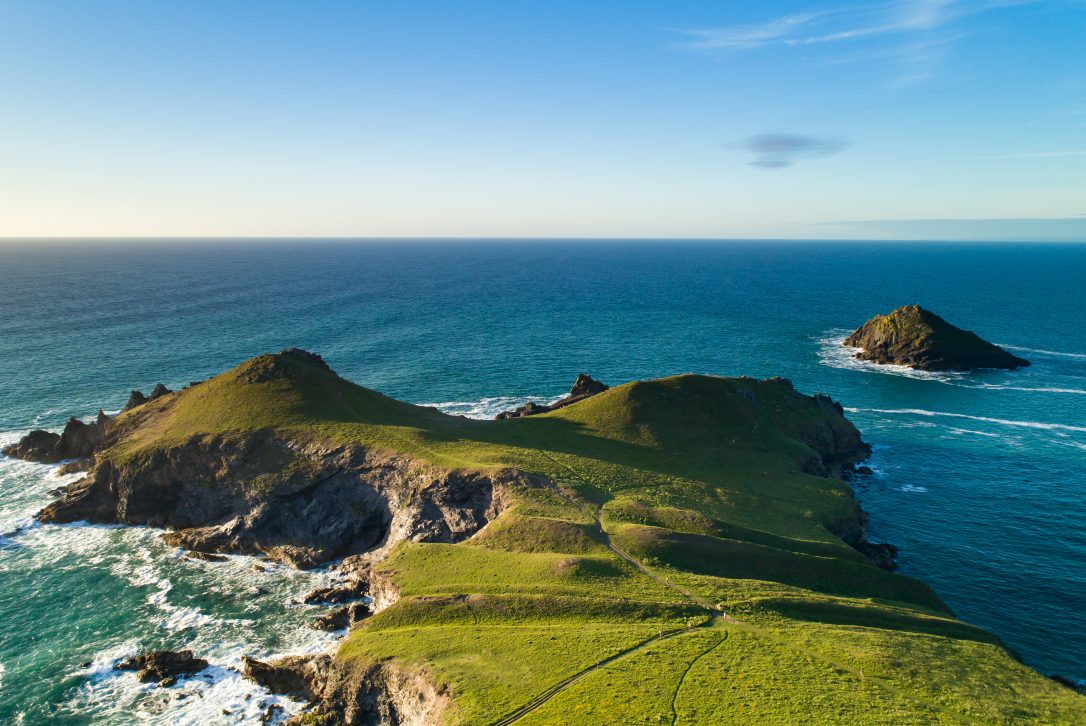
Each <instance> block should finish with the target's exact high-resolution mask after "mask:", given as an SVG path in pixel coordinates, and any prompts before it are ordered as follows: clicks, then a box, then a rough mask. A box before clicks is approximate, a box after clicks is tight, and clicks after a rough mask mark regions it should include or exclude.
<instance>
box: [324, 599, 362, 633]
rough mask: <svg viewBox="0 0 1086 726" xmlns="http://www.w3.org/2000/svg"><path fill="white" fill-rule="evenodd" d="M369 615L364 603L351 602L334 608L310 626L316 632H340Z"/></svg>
mask: <svg viewBox="0 0 1086 726" xmlns="http://www.w3.org/2000/svg"><path fill="white" fill-rule="evenodd" d="M370 615H372V613H371V612H370V609H369V607H368V606H366V605H365V603H360V602H352V603H350V604H348V605H343V606H342V607H338V608H336V609H335V610H333V611H332V612H330V613H328V614H327V615H322V616H321V617H319V618H317V619H316V620H314V621H313V623H312V626H313V627H314V628H316V629H317V630H342V629H344V628H349V627H351V626H352V625H354V624H355V623H357V622H359V621H360V620H364V619H365V618H368V617H369V616H370Z"/></svg>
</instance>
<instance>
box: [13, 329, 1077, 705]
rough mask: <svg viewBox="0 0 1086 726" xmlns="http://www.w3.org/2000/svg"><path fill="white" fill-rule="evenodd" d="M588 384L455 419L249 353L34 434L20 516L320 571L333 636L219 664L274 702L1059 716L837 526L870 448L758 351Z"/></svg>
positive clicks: (1024, 676) (1005, 663) (878, 548)
mask: <svg viewBox="0 0 1086 726" xmlns="http://www.w3.org/2000/svg"><path fill="white" fill-rule="evenodd" d="M593 388H594V389H595V390H592V391H591V392H589V391H585V393H588V394H589V395H584V396H581V397H579V398H578V399H577V400H575V401H571V402H569V403H568V404H567V405H563V406H560V407H556V408H553V409H552V410H548V411H544V412H534V413H533V415H518V416H514V417H511V418H505V419H500V420H492V421H478V420H471V419H466V418H463V417H459V416H450V415H446V414H443V413H441V412H440V411H437V410H436V409H433V408H426V407H420V406H414V405H411V404H408V403H403V402H401V401H397V400H395V399H392V398H389V397H387V396H383V395H382V394H380V393H377V392H376V391H372V390H369V389H366V388H363V387H361V386H358V385H356V384H353V383H351V382H349V381H346V380H344V379H342V378H340V377H339V376H338V375H336V374H335V373H334V372H333V371H332V369H331V368H330V367H329V366H328V365H327V363H326V362H325V361H324V360H323V359H321V358H320V356H317V355H314V354H312V353H307V352H305V351H301V350H297V349H293V350H288V351H284V352H282V353H279V354H275V355H264V356H259V357H257V358H254V359H251V360H249V361H246V362H245V363H243V364H241V365H240V366H238V367H237V368H235V369H233V370H231V371H228V372H226V373H223V374H221V375H219V376H216V377H214V378H211V379H209V380H207V381H203V382H199V383H195V384H192V385H190V386H188V387H186V388H185V389H183V390H181V391H178V392H169V393H161V394H160V395H159V396H157V397H154V398H148V397H144V399H145V400H142V401H141V400H139V399H138V398H134V402H133V404H132V405H131V406H130V407H128V408H127V410H125V411H123V412H122V413H120V414H119V415H117V416H116V417H112V418H110V417H104V418H101V417H100V419H99V420H98V421H96V422H95V423H94V424H85V425H86V426H93V427H94V434H93V436H94V437H95V438H94V439H93V442H92V444H91V445H90V447H89V448H90V450H89V451H88V450H87V448H88V447H86V446H82V444H81V445H80V446H79V447H76V448H72V449H69V448H66V447H67V445H65V447H62V448H64V451H65V453H70V452H72V451H74V452H76V453H77V454H79V455H81V456H84V460H85V462H86V468H87V470H88V473H87V475H86V476H85V477H84V478H82V479H81V480H79V481H77V482H76V483H74V484H72V485H70V486H69V487H67V489H66V491H64V492H63V494H62V496H60V498H59V499H57V500H56V501H55V502H53V503H52V504H50V505H49V506H47V507H46V508H45V509H44V510H43V511H42V512H41V513H40V515H39V518H40V519H41V520H42V521H43V522H69V521H73V520H89V521H93V522H111V523H126V524H139V525H150V526H153V527H160V528H163V529H165V530H167V532H166V533H165V535H164V536H165V537H166V538H167V540H168V541H169V542H171V543H173V544H175V545H177V546H178V547H183V548H185V549H187V550H190V551H192V552H194V553H197V554H200V553H202V554H204V555H208V556H211V555H214V554H216V553H249V554H254V555H258V556H264V557H269V558H272V559H275V560H278V561H281V562H285V563H289V564H292V565H295V566H297V567H316V566H325V565H330V566H334V567H336V568H338V569H340V570H341V571H343V572H345V573H346V580H345V582H344V583H343V584H341V585H339V586H337V587H333V588H328V589H325V590H320V591H317V592H315V593H313V594H312V595H311V601H312V602H319V603H324V604H327V605H328V606H329V607H335V608H337V609H336V610H333V611H331V612H330V613H329V615H328V616H327V620H328V624H329V625H330V626H332V627H342V626H344V625H350V626H351V630H350V632H349V635H348V636H347V637H346V639H345V640H344V641H343V642H342V643H341V645H340V646H339V647H338V648H337V649H336V650H335V652H331V653H327V654H324V655H320V656H315V657H296V656H295V657H288V658H282V659H276V660H271V661H267V662H264V661H259V660H249V661H247V663H246V665H245V671H246V675H247V676H248V677H249V678H252V679H253V680H256V681H257V682H259V683H261V684H263V685H265V686H266V687H268V688H269V689H271V690H273V691H275V692H280V693H289V694H292V695H294V696H295V697H297V698H300V699H303V700H305V701H307V702H308V703H309V704H310V705H309V710H308V711H307V712H306V713H305V714H304V715H303V716H301V717H300V718H299V722H304V723H318V724H378V723H382V724H437V723H447V724H484V723H485V724H510V723H514V722H516V723H524V724H540V723H568V722H576V723H585V724H593V723H614V722H619V723H644V722H649V723H655V722H663V723H689V724H708V723H736V722H741V723H747V722H752V721H757V722H762V723H798V722H835V723H842V722H864V723H887V724H890V723H903V722H942V721H966V722H978V721H983V722H1000V723H1002V722H1012V721H1023V722H1046V723H1072V722H1081V720H1082V719H1083V717H1084V715H1086V699H1083V697H1082V696H1080V695H1078V694H1076V693H1075V692H1074V691H1073V690H1071V689H1069V688H1066V687H1064V686H1063V685H1060V684H1059V683H1057V682H1055V681H1053V680H1051V679H1049V678H1046V677H1044V676H1041V675H1040V674H1038V673H1036V672H1035V671H1033V670H1031V669H1029V668H1028V667H1026V666H1024V665H1022V664H1021V663H1019V662H1018V661H1017V659H1016V658H1015V657H1014V655H1013V654H1012V653H1010V652H1009V651H1008V650H1007V649H1006V648H1005V647H1004V646H1003V645H1002V643H1001V642H1000V641H999V639H998V638H996V637H995V636H993V635H991V634H990V633H987V632H985V631H983V630H980V629H978V628H975V627H973V626H970V625H967V624H965V623H962V622H960V621H958V620H956V619H955V618H954V617H953V615H952V614H951V613H950V612H949V611H948V609H947V608H946V606H945V605H944V604H943V603H942V601H941V600H940V599H939V597H937V596H936V595H935V593H934V592H933V591H932V590H931V589H930V588H929V587H927V586H926V585H924V584H923V583H922V582H920V581H918V580H914V579H911V578H908V577H904V576H901V575H898V574H894V573H892V572H890V571H888V569H886V568H887V567H888V566H890V565H891V564H892V562H890V561H889V560H890V555H891V554H892V548H889V547H888V546H884V545H877V544H872V543H869V542H868V541H867V538H866V515H865V514H864V512H863V511H862V510H861V509H860V507H859V506H858V504H857V503H856V501H855V499H854V498H853V495H852V491H851V489H850V488H849V486H848V484H847V482H846V481H845V479H846V478H847V477H848V476H849V475H851V473H853V472H854V471H855V470H856V467H857V464H858V463H859V462H861V461H862V460H863V459H864V458H866V457H867V456H868V454H869V451H870V449H869V447H868V446H867V444H866V443H864V442H863V440H862V439H861V436H860V433H859V431H857V429H856V428H855V427H854V426H853V425H852V424H851V423H850V422H849V421H848V420H847V419H846V418H845V416H844V415H843V409H842V408H841V406H840V405H839V404H837V403H836V402H834V401H833V400H831V399H830V398H828V397H826V396H822V395H814V396H809V395H804V394H802V393H800V392H798V391H797V390H795V388H794V387H793V386H792V384H791V383H790V382H789V381H787V380H785V379H780V378H777V379H770V380H754V379H750V378H718V377H711V376H699V375H683V376H675V377H670V378H662V379H658V380H652V381H638V382H632V383H627V384H624V385H619V386H615V387H612V388H606V387H604V388H603V389H600V388H599V386H598V385H597V386H594V387H593ZM73 428H74V427H73ZM54 435H55V434H54ZM31 436H33V437H35V438H34V439H33V441H26V440H24V442H20V443H19V444H16V445H14V446H13V447H12V448H11V449H9V450H8V452H7V453H9V455H14V456H21V457H24V458H38V459H46V458H47V459H48V460H55V457H56V456H57V455H58V449H57V446H58V444H59V442H60V440H61V439H62V438H63V436H60V437H58V439H57V440H56V441H53V440H52V439H50V442H44V441H41V442H40V445H39V443H37V442H38V441H39V440H40V439H42V437H41V436H40V434H37V433H35V434H32V435H31ZM88 436H90V435H88ZM89 440H90V439H89V438H88V441H89ZM71 441H72V442H74V441H76V438H75V437H74V434H73V437H72V438H71ZM79 441H83V439H82V438H79ZM72 445H73V446H74V443H73V444H72ZM875 561H878V563H879V564H881V565H883V567H880V566H878V565H876V563H875ZM363 599H364V601H365V607H364V608H363V607H362V606H360V604H359V603H360V602H362V600H363ZM175 661H176V663H175ZM166 662H169V664H170V665H171V666H174V665H179V666H180V668H179V671H180V672H185V671H187V670H188V669H191V668H196V667H198V666H199V661H198V659H196V658H195V655H194V654H192V653H181V654H169V653H155V654H150V655H148V656H146V657H143V658H141V659H138V660H134V661H133V662H132V663H130V664H126V667H131V668H135V669H140V672H141V674H142V673H144V672H146V675H141V677H143V678H146V679H147V680H150V681H158V682H161V683H163V684H164V686H165V687H169V684H170V683H171V680H170V679H171V678H172V677H173V675H172V672H171V671H170V670H166V669H160V668H158V666H159V665H161V664H162V663H166ZM175 670H178V669H175Z"/></svg>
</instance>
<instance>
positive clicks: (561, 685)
mask: <svg viewBox="0 0 1086 726" xmlns="http://www.w3.org/2000/svg"><path fill="white" fill-rule="evenodd" d="M691 631H692V628H676V629H674V630H665V631H663V632H662V633H660V634H659V635H654V636H652V637H651V638H646V639H645V640H642V641H641V642H640V643H637V644H636V645H633V646H631V647H629V648H626V649H625V650H622V651H619V652H618V653H615V654H614V655H612V656H610V657H608V658H604V659H603V660H601V661H600V662H599V663H597V664H596V665H591V666H589V667H587V668H585V669H584V670H581V671H578V672H577V673H574V674H573V675H572V676H570V677H569V678H566V679H565V680H562V681H559V682H558V683H556V684H554V685H553V686H551V687H550V688H548V689H547V690H546V691H543V692H542V693H540V694H539V695H538V696H536V697H535V698H533V699H532V700H530V701H528V702H527V703H525V704H524V705H523V706H521V707H520V708H518V709H517V710H516V711H513V712H512V713H509V714H507V715H505V716H503V717H501V718H500V719H498V720H497V721H494V722H493V723H492V724H491V726H506V724H511V723H515V722H516V721H519V720H520V719H522V718H524V717H525V716H527V715H528V714H529V713H531V712H532V711H535V710H536V709H537V708H539V707H540V706H542V705H543V704H545V703H546V702H547V701H549V700H551V699H552V698H554V697H555V696H557V695H558V694H559V693H561V692H562V691H564V690H566V689H567V688H569V687H570V686H572V685H573V684H574V683H576V682H577V681H579V680H581V679H582V678H584V677H585V676H587V675H589V674H590V673H593V672H595V671H597V670H600V669H601V668H604V667H605V666H607V665H609V664H611V663H614V662H615V661H616V660H619V659H621V658H625V657H626V656H628V655H632V654H633V653H636V652H637V651H639V650H643V649H645V648H647V647H648V646H650V645H652V644H653V643H658V642H660V641H662V640H667V639H668V638H674V637H676V636H678V635H682V634H683V633H689V632H691ZM718 645H719V644H718Z"/></svg>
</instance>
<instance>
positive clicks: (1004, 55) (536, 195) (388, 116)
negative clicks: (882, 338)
mask: <svg viewBox="0 0 1086 726" xmlns="http://www.w3.org/2000/svg"><path fill="white" fill-rule="evenodd" d="M0 88H2V92H0V237H50V236H59V237H70V236H91V237H96V236H103V237H111V236H134V237H158V236H165V237H191V236H212V237H219V236H255V237H262V236H282V237H298V236H363V237H430V236H449V237H663V238H677V237H699V238H702V237H705V238H728V237H738V238H788V239H791V238H828V239H850V238H862V239H875V238H878V239H882V238H887V239H898V238H900V239H973V238H976V239H1001V238H1007V239H1019V240H1024V241H1028V240H1032V239H1078V240H1084V239H1086V0H1037V1H1029V0H957V1H955V0H889V1H882V0H869V1H863V0H861V1H860V2H853V0H842V2H824V3H823V2H805V3H799V2H738V1H726V0H715V1H710V0H704V1H700V2H693V1H691V2H682V1H681V0H670V1H669V2H659V1H658V0H652V1H638V0H621V1H620V0H593V1H592V2H585V1H584V0H577V1H575V2H566V1H564V0H547V1H546V2H539V0H533V1H532V2H524V1H521V0H496V1H493V2H491V1H486V0H472V1H468V0H461V1H453V0H442V1H440V2H439V1H436V0H435V1H426V0H415V1H413V2H376V1H374V2H370V1H365V0H355V1H353V2H335V1H333V0H324V1H314V2H304V1H303V0H296V1H294V2H282V1H280V0H156V1H155V2H146V1H144V0H129V1H121V0H0Z"/></svg>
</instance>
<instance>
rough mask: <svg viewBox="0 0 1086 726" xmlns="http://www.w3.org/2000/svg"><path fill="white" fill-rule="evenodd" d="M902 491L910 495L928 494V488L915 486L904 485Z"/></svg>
mask: <svg viewBox="0 0 1086 726" xmlns="http://www.w3.org/2000/svg"><path fill="white" fill-rule="evenodd" d="M901 491H903V492H908V493H909V494H927V493H928V488H927V487H920V486H915V485H913V484H902V485H901Z"/></svg>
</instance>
